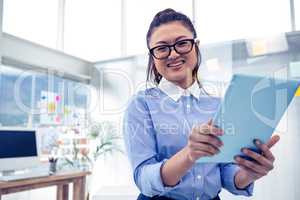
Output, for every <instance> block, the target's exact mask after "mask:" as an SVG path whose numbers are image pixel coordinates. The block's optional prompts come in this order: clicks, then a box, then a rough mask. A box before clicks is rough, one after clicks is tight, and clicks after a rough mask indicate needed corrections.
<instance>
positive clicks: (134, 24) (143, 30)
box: [126, 0, 192, 55]
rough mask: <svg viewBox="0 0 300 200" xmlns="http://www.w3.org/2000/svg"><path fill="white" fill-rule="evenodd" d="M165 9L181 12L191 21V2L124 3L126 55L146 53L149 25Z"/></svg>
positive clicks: (171, 0) (153, 0) (131, 0)
mask: <svg viewBox="0 0 300 200" xmlns="http://www.w3.org/2000/svg"><path fill="white" fill-rule="evenodd" d="M166 8H172V9H174V10H176V11H180V12H183V13H184V14H186V15H188V16H189V17H190V18H191V19H192V0H187V1H182V0H165V1H159V0H152V1H140V0H130V1H126V35H127V40H126V46H127V54H128V55H136V54H143V53H145V52H147V45H146V34H147V31H148V28H149V25H150V23H151V21H152V19H153V17H154V15H155V14H156V13H157V12H159V11H161V10H163V9H166ZM137 16H138V17H137Z"/></svg>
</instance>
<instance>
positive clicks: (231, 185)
mask: <svg viewBox="0 0 300 200" xmlns="http://www.w3.org/2000/svg"><path fill="white" fill-rule="evenodd" d="M230 168H231V169H230V170H227V173H225V174H223V181H224V183H223V184H224V185H223V186H224V188H226V189H227V190H228V191H229V192H231V193H232V194H235V195H243V196H252V194H253V188H254V183H251V184H249V185H248V186H247V187H246V188H244V189H239V188H237V187H236V185H235V181H234V177H235V175H236V173H237V172H238V170H239V167H237V166H235V165H231V166H230Z"/></svg>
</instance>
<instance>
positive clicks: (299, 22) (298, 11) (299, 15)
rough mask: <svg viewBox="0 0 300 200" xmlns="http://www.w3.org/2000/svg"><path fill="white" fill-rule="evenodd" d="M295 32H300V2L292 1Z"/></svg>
mask: <svg viewBox="0 0 300 200" xmlns="http://www.w3.org/2000/svg"><path fill="white" fill-rule="evenodd" d="M294 8H295V22H296V30H298V31H300V0H294Z"/></svg>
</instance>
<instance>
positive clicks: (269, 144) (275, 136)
mask: <svg viewBox="0 0 300 200" xmlns="http://www.w3.org/2000/svg"><path fill="white" fill-rule="evenodd" d="M279 140H280V137H279V135H274V136H272V137H271V139H270V140H269V141H268V142H267V144H266V145H267V146H268V147H269V149H270V148H271V147H272V146H274V145H275V144H276V143H277V142H278V141H279Z"/></svg>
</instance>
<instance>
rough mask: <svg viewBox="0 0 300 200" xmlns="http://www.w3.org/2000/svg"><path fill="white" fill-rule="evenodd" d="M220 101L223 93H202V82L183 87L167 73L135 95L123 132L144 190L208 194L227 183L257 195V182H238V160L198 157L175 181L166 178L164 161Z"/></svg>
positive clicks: (195, 196)
mask: <svg viewBox="0 0 300 200" xmlns="http://www.w3.org/2000/svg"><path fill="white" fill-rule="evenodd" d="M219 103H220V99H219V98H216V97H212V96H209V95H207V94H205V93H202V92H201V89H199V87H198V84H197V83H196V82H195V83H194V84H193V85H192V86H191V87H190V88H188V89H186V90H183V89H182V88H180V87H178V86H176V85H174V84H173V83H171V82H169V81H167V80H165V79H163V80H162V81H161V82H160V84H159V86H158V87H154V88H149V89H146V90H145V91H140V92H139V93H138V94H137V95H135V96H134V97H133V98H132V100H131V102H130V104H129V106H128V108H127V110H126V112H125V115H124V124H123V132H124V139H125V145H126V150H127V153H128V157H129V160H130V162H131V165H132V168H133V175H134V181H135V183H136V185H137V187H138V188H139V189H140V191H141V192H142V193H143V194H144V195H146V196H149V197H153V196H156V195H159V196H165V197H169V198H173V199H180V200H185V199H186V200H191V199H195V200H200V199H201V200H206V199H211V198H213V197H215V196H216V195H217V194H218V193H219V192H220V190H221V189H222V188H225V189H227V190H228V191H229V192H231V193H233V194H236V195H245V196H251V195H252V192H253V184H250V185H249V186H248V187H247V188H245V189H244V190H239V189H237V188H236V187H235V184H234V175H235V173H236V172H237V170H238V169H239V168H238V166H237V165H235V164H233V163H205V164H203V163H196V164H194V166H193V167H192V168H191V169H190V170H188V171H187V173H186V174H185V175H184V176H183V177H182V178H181V180H180V181H179V183H178V184H177V185H175V186H174V187H166V186H165V185H164V184H163V182H162V179H161V174H160V170H161V167H162V165H163V164H164V162H166V161H167V160H168V159H169V158H171V157H172V156H173V155H174V154H176V153H177V152H178V151H180V150H181V149H182V148H183V147H185V146H186V144H187V142H188V136H189V134H190V132H191V129H192V127H193V126H194V125H198V124H202V123H206V122H207V121H208V120H209V119H210V118H212V117H213V116H214V114H215V112H216V111H217V108H218V105H219Z"/></svg>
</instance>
